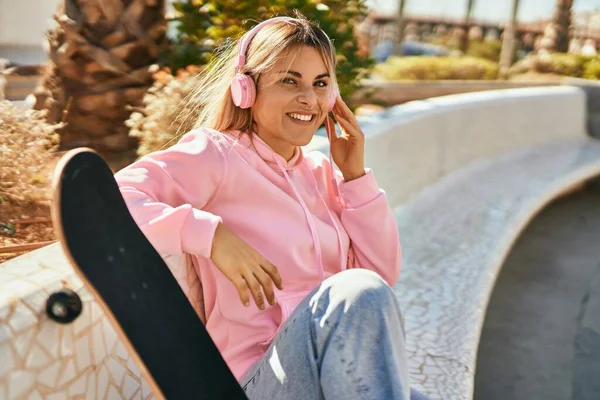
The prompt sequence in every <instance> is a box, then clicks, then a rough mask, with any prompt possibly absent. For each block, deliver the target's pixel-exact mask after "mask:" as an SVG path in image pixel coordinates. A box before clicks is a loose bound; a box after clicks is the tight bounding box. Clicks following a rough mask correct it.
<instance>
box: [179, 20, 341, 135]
mask: <svg viewBox="0 0 600 400" xmlns="http://www.w3.org/2000/svg"><path fill="white" fill-rule="evenodd" d="M240 40H241V38H240V39H238V40H236V41H234V42H233V43H231V42H229V43H225V44H224V45H223V46H221V47H220V48H218V49H217V51H216V53H215V57H214V60H213V62H212V63H211V64H209V66H208V68H207V69H206V70H205V71H204V72H203V73H202V75H201V77H200V83H199V85H198V87H197V88H196V89H195V90H194V91H193V92H192V93H191V94H190V96H189V102H190V103H191V104H189V105H188V107H186V108H187V109H188V110H190V113H191V115H197V119H196V122H195V123H194V124H193V127H194V128H200V127H205V128H211V129H214V130H216V131H220V132H226V131H241V132H242V133H244V132H248V133H249V132H251V130H252V124H253V118H252V108H248V109H241V108H238V107H236V106H235V104H234V103H233V100H232V97H231V89H230V87H231V82H232V80H233V77H234V75H235V59H236V58H237V55H238V53H239V43H240ZM297 46H309V47H313V48H315V49H317V50H318V51H319V53H320V54H321V57H322V58H323V62H324V64H325V67H326V68H327V72H328V73H329V75H330V77H331V80H330V82H331V85H334V88H335V87H337V81H336V79H335V68H336V57H335V49H334V47H333V44H332V43H331V41H330V39H329V37H328V36H327V35H326V34H325V32H323V30H322V29H321V28H320V27H319V26H318V25H317V24H315V23H314V22H311V21H308V20H307V19H306V18H304V17H302V16H300V15H298V16H297V17H296V18H294V19H293V20H287V21H280V22H275V23H273V24H271V25H267V26H265V27H263V28H262V29H261V30H260V31H259V32H258V33H257V34H256V36H254V38H252V41H251V42H250V45H249V46H248V49H247V52H246V63H245V66H244V67H243V69H242V71H241V72H242V73H246V74H248V75H250V76H252V77H253V79H254V81H255V83H257V84H258V80H259V79H260V76H261V74H263V73H265V72H267V71H269V70H270V69H271V68H272V67H273V65H274V64H275V63H276V62H277V60H279V59H280V58H281V57H282V56H285V55H287V54H288V52H289V51H290V50H292V49H293V48H294V47H297ZM257 86H258V85H257Z"/></svg>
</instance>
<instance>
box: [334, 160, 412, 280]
mask: <svg viewBox="0 0 600 400" xmlns="http://www.w3.org/2000/svg"><path fill="white" fill-rule="evenodd" d="M328 164H329V163H328ZM329 167H330V168H331V166H329ZM330 171H331V170H330ZM365 171H366V175H364V176H362V177H360V178H358V179H354V180H352V181H349V182H344V179H343V177H342V175H341V174H340V173H339V172H337V171H334V172H333V173H334V174H335V175H336V181H337V184H338V188H339V192H340V195H341V197H342V199H343V201H342V209H341V212H340V219H341V221H342V225H343V226H344V228H345V229H346V232H347V233H348V236H350V240H351V249H350V250H351V251H350V254H349V257H348V268H355V267H358V268H366V269H370V270H372V271H375V272H377V273H378V274H379V275H381V277H382V278H383V279H385V281H386V282H387V283H388V284H389V285H390V286H393V285H395V284H396V282H397V280H398V277H399V276H400V266H401V261H402V260H401V258H402V252H401V248H400V239H399V234H398V225H397V224H396V221H395V218H394V214H393V212H392V210H391V208H390V205H389V203H388V200H387V196H386V195H385V192H384V191H383V190H382V189H380V188H379V186H378V185H377V182H376V180H375V176H374V175H373V171H371V170H370V169H365ZM353 253H354V254H353ZM353 258H355V259H353Z"/></svg>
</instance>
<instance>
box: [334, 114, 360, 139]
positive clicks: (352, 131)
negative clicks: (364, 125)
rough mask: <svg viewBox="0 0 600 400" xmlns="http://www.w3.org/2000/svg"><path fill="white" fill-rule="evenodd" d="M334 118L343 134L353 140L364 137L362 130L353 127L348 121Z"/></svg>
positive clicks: (342, 118) (340, 117)
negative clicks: (351, 137)
mask: <svg viewBox="0 0 600 400" xmlns="http://www.w3.org/2000/svg"><path fill="white" fill-rule="evenodd" d="M336 118H337V120H338V123H339V124H340V129H341V130H342V132H343V133H345V134H347V135H348V136H353V137H355V138H361V137H364V136H365V134H364V133H363V131H362V129H360V127H359V126H357V125H355V124H354V123H353V122H352V121H348V119H346V118H345V117H343V116H338V117H336Z"/></svg>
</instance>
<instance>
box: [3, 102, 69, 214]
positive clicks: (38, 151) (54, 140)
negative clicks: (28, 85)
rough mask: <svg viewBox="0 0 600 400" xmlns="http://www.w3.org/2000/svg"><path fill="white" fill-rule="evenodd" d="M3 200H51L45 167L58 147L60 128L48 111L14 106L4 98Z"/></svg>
mask: <svg viewBox="0 0 600 400" xmlns="http://www.w3.org/2000/svg"><path fill="white" fill-rule="evenodd" d="M0 126H1V127H2V129H0V160H2V168H0V203H3V202H8V203H24V202H35V201H42V200H49V190H48V187H49V184H50V182H49V177H48V176H44V172H43V171H44V170H45V168H46V167H47V165H48V163H49V161H50V159H51V158H52V154H53V153H52V150H54V149H56V147H57V146H58V134H56V129H57V128H59V127H60V125H50V124H48V123H47V122H46V121H45V112H42V111H35V110H28V109H25V108H23V107H14V106H13V104H12V103H11V102H10V101H6V100H4V101H0Z"/></svg>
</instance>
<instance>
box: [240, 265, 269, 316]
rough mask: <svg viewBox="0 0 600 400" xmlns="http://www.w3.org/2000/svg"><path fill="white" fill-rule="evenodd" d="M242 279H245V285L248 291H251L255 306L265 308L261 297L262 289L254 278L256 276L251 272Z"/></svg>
mask: <svg viewBox="0 0 600 400" xmlns="http://www.w3.org/2000/svg"><path fill="white" fill-rule="evenodd" d="M244 279H245V280H246V285H248V287H249V288H250V293H252V297H253V298H254V302H255V303H256V306H257V307H258V308H260V309H261V310H264V309H265V300H264V298H263V294H262V291H261V290H260V285H259V284H258V281H257V280H256V277H255V276H254V274H253V273H252V272H250V273H248V274H247V275H244Z"/></svg>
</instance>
